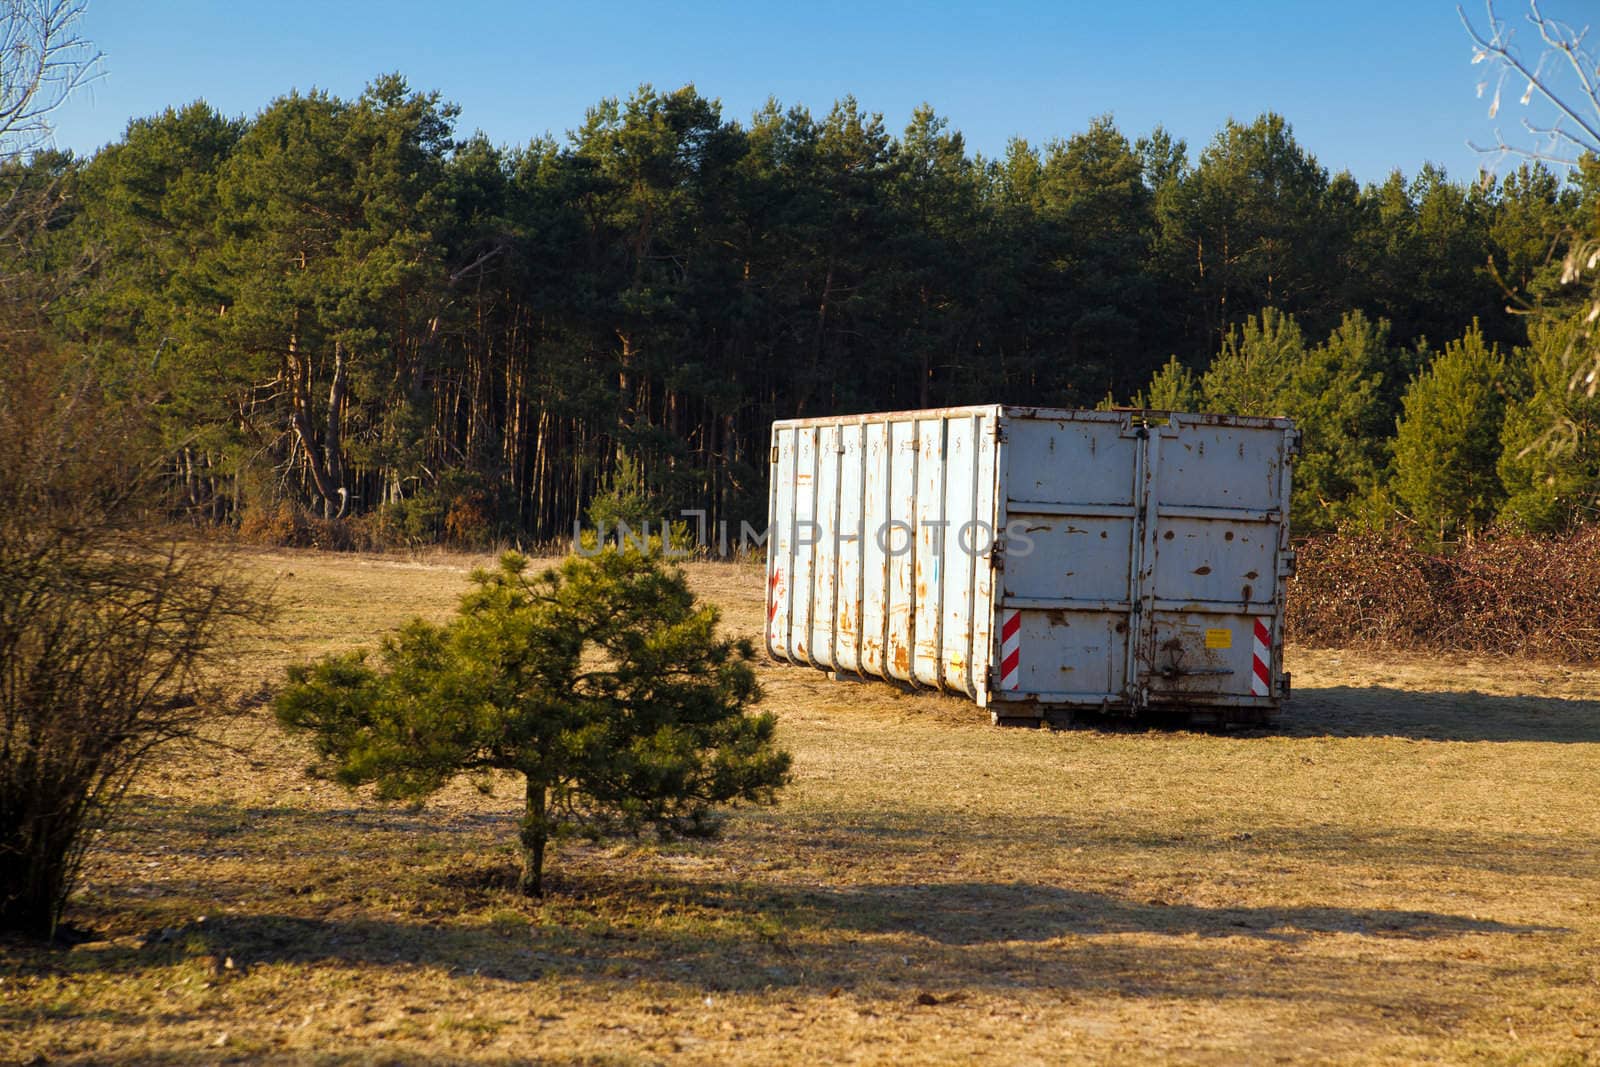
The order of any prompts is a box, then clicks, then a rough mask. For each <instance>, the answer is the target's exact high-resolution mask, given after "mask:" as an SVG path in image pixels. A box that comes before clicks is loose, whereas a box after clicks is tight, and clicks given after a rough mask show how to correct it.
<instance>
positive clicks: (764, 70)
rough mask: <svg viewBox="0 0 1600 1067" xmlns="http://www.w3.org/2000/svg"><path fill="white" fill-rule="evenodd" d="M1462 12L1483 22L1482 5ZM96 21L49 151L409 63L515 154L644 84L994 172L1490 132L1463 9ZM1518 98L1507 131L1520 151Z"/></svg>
mask: <svg viewBox="0 0 1600 1067" xmlns="http://www.w3.org/2000/svg"><path fill="white" fill-rule="evenodd" d="M1547 6H1549V5H1547ZM1569 6H1570V5H1569ZM1501 11H1502V14H1503V15H1507V16H1517V15H1519V14H1520V10H1519V8H1518V7H1517V5H1516V4H1515V3H1514V2H1502V4H1501ZM1470 13H1471V14H1472V15H1474V16H1475V17H1477V18H1478V19H1479V20H1480V22H1481V21H1482V10H1481V8H1479V7H1478V6H1477V4H1476V3H1474V4H1473V5H1472V8H1471V12H1470ZM1569 17H1581V16H1569ZM81 28H82V30H83V32H84V34H85V36H87V37H89V38H90V39H91V40H92V41H93V42H94V43H95V44H96V45H97V46H98V47H99V48H100V50H101V51H103V52H104V53H105V60H104V66H105V74H104V77H103V78H101V79H100V80H99V81H98V82H97V83H95V84H94V85H93V86H92V87H91V88H90V89H88V90H85V91H83V92H81V93H80V94H79V95H78V96H77V97H75V98H74V99H73V100H71V101H70V102H69V103H68V104H67V105H66V106H65V107H64V108H63V109H62V110H61V111H60V112H59V113H58V114H57V132H56V141H57V144H58V145H60V146H61V147H64V148H71V149H73V150H75V151H78V152H80V153H82V152H91V151H93V150H94V149H95V148H97V147H99V146H100V145H102V144H105V143H107V142H109V141H112V140H116V139H117V138H119V137H120V136H121V133H122V131H123V129H124V127H125V126H126V124H127V122H128V120H129V119H130V118H134V117H139V116H144V115H149V114H154V113H156V112H159V111H161V110H162V109H163V108H165V107H167V106H169V105H180V104H183V103H187V102H189V101H191V100H194V99H196V98H203V99H205V100H207V101H209V102H210V103H211V104H212V105H213V106H214V107H216V108H218V109H219V110H221V111H222V112H224V113H226V114H229V115H241V114H242V115H251V114H254V113H255V112H256V111H258V110H260V109H261V108H262V107H264V106H265V105H266V104H267V103H269V102H270V101H271V100H272V99H273V98H274V97H276V96H279V95H282V94H283V93H286V92H288V91H289V90H290V89H299V90H302V91H303V90H306V89H309V88H312V87H316V88H321V89H326V90H328V91H331V92H333V93H335V94H337V95H340V96H351V97H353V96H355V95H357V94H359V93H360V91H361V88H362V86H363V85H364V84H365V83H366V82H367V81H369V80H370V79H371V78H372V77H374V76H375V75H377V74H380V73H384V72H387V71H395V70H398V71H400V72H401V73H402V74H404V75H405V76H406V78H407V80H408V81H409V82H410V84H411V86H412V87H413V88H417V89H438V90H440V91H441V92H442V94H443V95H444V97H445V98H446V99H449V100H453V101H455V102H456V103H458V104H459V105H460V106H461V108H462V115H461V120H460V126H459V131H458V132H459V133H461V134H463V135H465V134H466V133H469V132H471V131H472V130H473V129H475V128H477V129H482V130H483V131H484V132H485V133H486V134H488V136H489V137H490V139H491V140H493V141H496V142H499V143H521V142H524V141H526V140H527V139H529V138H530V137H534V136H537V135H539V134H542V133H545V132H547V131H548V132H552V133H555V134H557V135H558V136H559V135H562V134H564V132H565V131H566V130H568V129H571V128H574V127H576V126H577V125H578V124H579V123H580V122H581V121H582V118H583V113H584V109H585V108H587V107H588V106H590V105H592V104H593V103H594V102H595V101H596V100H598V99H600V98H601V97H603V96H626V95H627V94H628V93H629V92H630V91H631V90H632V89H633V88H634V87H636V86H637V85H639V84H640V83H641V82H649V83H652V84H654V85H655V86H656V87H658V88H676V87H678V86H680V85H683V84H685V83H687V82H693V83H694V84H695V85H696V86H697V87H698V88H699V89H700V91H701V92H702V93H703V94H705V95H706V96H710V97H715V98H719V99H720V100H721V101H722V104H723V109H724V114H725V115H728V116H731V117H735V118H741V119H742V118H744V117H746V116H748V115H749V114H750V113H751V112H752V111H753V110H754V109H755V108H756V107H758V106H759V105H760V104H761V103H762V102H763V101H764V100H765V99H766V98H767V97H768V96H769V95H773V96H776V97H778V99H780V100H781V101H783V102H784V103H785V104H793V103H801V104H805V105H807V106H809V107H810V108H811V109H812V111H814V112H825V111H826V110H827V109H828V107H829V105H830V104H831V103H832V101H833V100H834V99H836V98H837V97H839V96H842V95H844V94H846V93H854V94H855V96H856V98H857V99H858V100H860V101H861V103H862V104H863V105H864V106H865V107H867V108H868V109H870V110H874V111H881V112H883V114H884V117H885V119H886V121H887V122H888V124H889V127H890V128H891V129H893V130H896V131H898V130H900V129H902V128H903V127H904V125H905V123H906V120H907V119H908V118H909V116H910V113H911V109H912V108H913V107H915V106H916V105H917V104H918V103H920V102H922V101H928V102H930V103H932V104H933V105H934V107H935V109H936V110H937V111H938V112H939V113H940V114H941V115H944V116H946V117H948V118H949V119H950V121H951V124H952V126H954V127H955V128H956V129H959V130H961V131H962V132H963V133H964V134H965V135H966V137H967V143H968V146H969V150H976V151H980V152H982V153H984V154H985V155H990V156H993V155H998V154H999V153H1000V152H1001V151H1003V149H1004V147H1005V143H1006V141H1007V139H1008V138H1010V137H1011V136H1013V135H1020V136H1022V137H1026V138H1028V139H1029V140H1030V141H1033V142H1035V143H1041V142H1043V141H1044V140H1046V139H1048V138H1050V137H1056V136H1062V137H1064V136H1067V135H1070V134H1072V133H1074V132H1076V131H1078V130H1081V129H1083V128H1084V127H1085V126H1086V125H1087V123H1088V121H1089V120H1090V119H1091V118H1092V117H1094V116H1096V115H1099V114H1103V113H1106V112H1111V113H1112V114H1114V115H1115V117H1116V120H1117V124H1118V125H1119V127H1121V129H1122V130H1123V132H1124V133H1126V134H1128V135H1129V136H1130V138H1131V137H1134V136H1137V135H1139V134H1142V133H1144V132H1146V131H1148V130H1149V129H1150V128H1151V127H1152V126H1154V125H1155V124H1156V123H1162V124H1164V125H1165V126H1166V127H1167V128H1168V129H1169V130H1171V131H1172V132H1173V133H1175V134H1177V135H1178V136H1181V137H1183V138H1185V139H1186V140H1187V141H1188V142H1189V146H1190V151H1191V154H1194V153H1198V151H1199V149H1200V148H1201V147H1202V146H1203V145H1204V144H1205V142H1207V141H1208V140H1209V139H1210V138H1211V137H1212V135H1213V134H1214V133H1215V132H1216V130H1217V129H1218V128H1219V127H1220V126H1221V125H1222V123H1223V122H1224V121H1225V120H1226V119H1227V118H1229V117H1230V116H1232V117H1235V118H1240V119H1246V120H1248V119H1250V118H1252V117H1254V116H1255V115H1256V114H1258V113H1260V112H1261V111H1265V110H1274V111H1278V112H1281V113H1282V114H1283V115H1285V116H1286V117H1287V118H1288V119H1289V121H1290V122H1291V123H1292V124H1293V126H1294V129H1295V133H1296V136H1297V137H1298V138H1299V140H1300V142H1301V144H1302V145H1304V146H1305V147H1306V148H1307V149H1308V150H1309V151H1311V152H1313V153H1314V154H1315V155H1316V156H1317V157H1318V159H1319V160H1320V161H1321V162H1322V163H1323V164H1324V165H1325V166H1328V167H1329V168H1330V169H1332V170H1340V169H1348V170H1350V171H1351V172H1352V173H1353V174H1355V176H1356V177H1357V178H1359V179H1361V180H1362V181H1373V180H1381V179H1382V178H1383V177H1384V176H1385V175H1387V173H1388V172H1389V171H1390V170H1391V169H1393V168H1395V167H1399V168H1400V169H1401V170H1403V171H1405V172H1406V173H1407V174H1411V173H1414V172H1415V171H1416V170H1417V169H1418V168H1419V167H1420V166H1421V165H1422V164H1423V163H1424V162H1425V161H1433V162H1436V163H1440V164H1443V165H1444V166H1445V167H1446V168H1448V170H1449V171H1450V173H1451V174H1452V175H1454V176H1456V177H1459V178H1466V177H1469V176H1471V175H1472V174H1474V173H1476V171H1477V170H1478V168H1479V166H1480V164H1481V163H1482V162H1483V160H1482V159H1481V157H1479V156H1478V155H1477V154H1475V153H1474V152H1473V151H1472V150H1471V149H1469V148H1468V147H1467V145H1466V142H1467V141H1468V140H1469V139H1471V140H1475V141H1478V142H1480V143H1492V142H1493V140H1494V129H1495V123H1494V122H1491V121H1490V120H1489V119H1488V118H1487V116H1486V103H1485V101H1484V100H1479V99H1477V98H1476V96H1475V93H1474V88H1475V86H1476V84H1477V82H1478V81H1479V80H1480V79H1481V77H1482V75H1483V73H1484V68H1483V67H1481V66H1480V67H1472V66H1470V65H1469V63H1468V60H1469V59H1470V56H1471V49H1470V46H1469V44H1468V41H1467V39H1466V36H1465V34H1464V33H1463V31H1462V29H1461V26H1460V23H1459V21H1458V18H1457V15H1456V11H1455V6H1454V4H1453V3H1450V2H1448V0H1388V2H1372V0H1344V2H1341V3H1337V4H1335V3H1327V2H1322V3H1299V2H1289V0H1282V2H1277V3H1267V2H1241V3H1227V2H1223V3H1202V2H1196V0H1190V2H1137V0H1122V2H1119V0H1101V2H1099V3H1070V2H1064V3H1055V4H1049V3H1037V2H1014V3H998V4H991V5H983V6H981V7H980V6H977V5H973V6H967V5H957V4H941V3H922V4H908V3H894V4H873V3H866V2H859V3H836V2H833V0H827V2H823V3H812V4H785V5H765V4H760V3H756V2H754V0H749V2H743V3H706V4H695V5H673V4H665V3H639V4H635V3H623V4H614V3H592V4H582V5H580V4H566V5H555V4H543V3H511V2H492V0H450V2H445V3H440V2H437V0H434V2H428V3H421V2H413V0H387V2H371V0H335V2H332V3H329V2H326V0H323V2H317V3H310V2H304V0H271V2H254V3H249V2H235V3H220V2H203V0H89V8H88V13H87V14H86V16H85V18H84V20H83V23H82V26H81ZM1527 36H1531V31H1529V32H1528V34H1527ZM1519 39H1520V38H1519ZM1532 44H1533V42H1532V41H1527V42H1525V46H1526V47H1527V48H1529V49H1531V48H1532ZM1491 91H1492V90H1491ZM1519 93H1520V86H1519V87H1518V89H1517V91H1513V92H1509V93H1508V96H1509V97H1510V98H1511V99H1510V100H1509V101H1508V106H1507V107H1506V108H1505V110H1503V111H1502V113H1501V117H1500V125H1501V126H1502V127H1504V129H1505V133H1506V137H1507V139H1508V140H1509V139H1515V138H1517V137H1518V136H1519V135H1520V134H1521V131H1520V129H1519V128H1518V127H1516V125H1515V123H1516V119H1517V116H1516V115H1515V114H1512V113H1513V112H1515V111H1516V110H1517V108H1516V106H1515V97H1516V96H1517V95H1518V94H1519ZM1522 136H1523V137H1525V135H1522Z"/></svg>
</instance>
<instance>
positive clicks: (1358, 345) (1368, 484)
mask: <svg viewBox="0 0 1600 1067" xmlns="http://www.w3.org/2000/svg"><path fill="white" fill-rule="evenodd" d="M1388 339H1389V324H1388V322H1386V321H1383V320H1379V321H1378V322H1376V323H1374V322H1372V321H1370V320H1369V319H1368V318H1367V317H1366V316H1365V315H1363V314H1362V313H1361V312H1359V311H1352V312H1349V313H1347V314H1346V315H1345V317H1344V321H1343V322H1341V323H1340V324H1339V327H1338V328H1337V329H1336V330H1334V331H1333V333H1332V334H1330V335H1329V337H1328V340H1327V341H1326V342H1324V343H1323V344H1321V345H1318V346H1317V347H1315V348H1313V349H1311V350H1310V351H1309V352H1306V353H1305V355H1304V356H1302V357H1301V358H1300V360H1299V361H1298V362H1297V363H1295V364H1294V366H1293V367H1292V368H1291V369H1290V372H1289V379H1288V382H1287V383H1286V386H1285V389H1284V393H1283V395H1282V397H1281V400H1282V404H1283V410H1284V412H1285V413H1286V414H1288V415H1289V416H1290V417H1292V418H1293V419H1294V420H1295V423H1296V425H1297V426H1298V427H1299V429H1300V431H1301V434H1302V435H1303V438H1302V452H1301V459H1300V462H1299V464H1298V465H1297V466H1296V468H1295V475H1294V490H1295V499H1294V514H1293V523H1294V526H1295V528H1296V529H1299V530H1315V529H1324V528H1327V527H1330V526H1332V525H1333V524H1334V522H1335V520H1337V519H1338V518H1340V517H1342V515H1343V514H1344V512H1345V508H1344V506H1343V505H1344V504H1345V502H1347V501H1350V500H1353V499H1355V498H1358V497H1361V496H1363V495H1365V494H1367V493H1369V492H1370V491H1371V490H1372V489H1373V488H1374V487H1375V486H1376V485H1377V482H1378V477H1379V472H1380V470H1381V469H1382V466H1383V464H1384V462H1385V459H1386V457H1385V455H1384V450H1383V438H1384V415H1385V408H1384V405H1383V397H1382V394H1381V386H1382V384H1383V374H1382V372H1381V371H1380V370H1379V368H1380V367H1382V366H1384V365H1385V364H1386V362H1388V359H1389V357H1388Z"/></svg>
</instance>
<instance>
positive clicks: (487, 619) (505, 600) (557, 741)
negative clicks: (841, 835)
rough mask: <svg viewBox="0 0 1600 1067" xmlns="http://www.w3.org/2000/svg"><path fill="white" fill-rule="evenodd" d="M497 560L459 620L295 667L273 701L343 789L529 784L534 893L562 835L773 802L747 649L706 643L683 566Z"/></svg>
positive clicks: (742, 643) (674, 831)
mask: <svg viewBox="0 0 1600 1067" xmlns="http://www.w3.org/2000/svg"><path fill="white" fill-rule="evenodd" d="M527 568H528V561H527V560H526V559H525V558H524V557H522V556H520V555H518V554H516V553H507V554H506V555H505V556H503V557H502V558H501V560H500V565H499V568H498V569H496V570H494V571H484V570H479V571H476V572H474V573H473V575H472V584H473V588H472V589H471V590H470V591H469V592H467V593H466V594H465V595H464V596H463V597H462V598H461V606H460V608H459V610H458V613H457V615H456V617H455V618H454V619H452V620H451V621H449V622H448V623H446V624H444V625H442V626H440V625H435V624H433V623H429V622H426V621H424V620H422V619H413V620H412V621H411V622H410V623H408V624H406V626H405V627H403V628H402V629H401V630H400V631H399V633H397V634H395V635H393V636H391V637H388V638H385V639H384V641H383V642H382V644H381V645H380V646H379V648H378V651H377V654H376V655H375V656H374V655H371V654H369V653H368V652H367V651H359V652H353V653H347V654H344V655H336V656H329V657H326V658H324V659H322V660H320V661H318V662H316V663H312V664H308V665H302V666H298V667H295V668H292V669H291V670H290V672H289V685H288V686H287V687H286V688H285V689H284V691H283V692H282V693H281V694H280V695H279V697H278V699H277V702H276V710H277V715H278V720H279V722H280V723H282V724H283V725H284V726H285V727H286V728H289V729H291V730H298V731H305V732H306V733H308V734H310V735H311V737H312V740H313V743H314V745H315V747H316V749H317V752H318V754H319V755H320V756H321V757H322V760H323V763H324V766H325V768H326V769H327V770H329V771H331V772H332V773H333V775H334V776H335V777H336V778H337V779H338V780H339V781H341V782H343V783H344V784H345V785H347V786H350V787H356V786H361V785H367V784H372V785H375V786H376V788H377V793H378V796H380V797H382V798H385V799H404V798H409V799H420V798H422V797H425V796H427V795H428V794H430V793H433V792H435V791H436V790H438V789H439V788H441V787H442V786H444V785H445V784H446V783H447V782H449V781H450V780H451V779H453V778H455V777H456V776H457V775H461V774H472V773H482V772H485V771H510V772H516V773H519V774H521V775H522V776H523V778H524V779H525V781H526V787H527V793H526V796H527V800H526V807H525V809H524V812H523V816H522V823H521V832H520V834H519V843H520V849H521V858H522V877H521V883H520V887H521V889H522V890H523V891H524V892H525V893H528V894H529V895H535V896H537V895H539V894H541V893H542V892H543V868H544V857H545V850H546V846H547V845H548V844H549V843H550V841H551V840H553V839H555V838H557V837H559V836H561V835H563V834H566V833H570V832H581V833H585V834H589V835H593V836H604V835H610V834H616V833H637V832H639V831H641V830H646V829H648V830H654V831H655V832H657V833H658V834H660V835H661V836H663V837H674V836H712V835H714V834H715V833H716V832H717V830H718V829H719V828H720V825H721V821H722V820H721V819H720V818H719V813H718V808H719V807H721V806H724V805H728V804H734V803H738V802H741V801H742V802H748V803H757V804H769V803H772V802H774V801H775V799H776V794H777V791H778V790H779V789H780V788H781V787H782V786H783V785H784V784H785V783H786V782H787V781H788V777H789V755H788V753H786V752H784V751H782V750H780V749H779V748H778V747H777V746H776V745H775V743H774V740H773V734H774V729H775V726H776V720H775V718H774V717H773V716H772V715H771V714H770V713H763V714H751V713H748V709H749V708H750V707H751V706H752V705H754V704H755V703H756V702H757V701H758V700H759V699H760V695H761V693H760V689H759V687H758V685H757V684H756V678H755V672H754V671H753V669H752V668H751V661H752V659H753V658H754V650H753V649H752V647H751V645H750V642H749V641H747V640H744V639H738V640H730V639H727V638H722V637H719V636H718V635H717V632H716V631H717V622H718V613H717V610H716V608H714V607H711V606H709V605H701V604H698V603H697V602H696V601H695V598H694V595H693V594H692V593H691V592H690V591H689V588H688V585H687V583H686V581H685V579H684V576H683V574H682V572H681V571H680V570H678V569H676V568H669V567H667V566H664V565H663V564H662V563H661V562H660V560H659V559H658V558H656V557H654V556H650V555H645V554H642V553H639V552H637V551H626V552H624V551H618V550H616V549H607V550H606V551H604V552H602V553H600V554H598V555H596V556H593V557H589V558H582V557H572V558H569V559H568V560H566V561H565V562H563V563H562V564H560V565H559V566H557V567H554V568H552V569H549V570H546V571H544V572H542V573H540V574H537V575H532V576H530V575H529V574H528V573H527Z"/></svg>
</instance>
